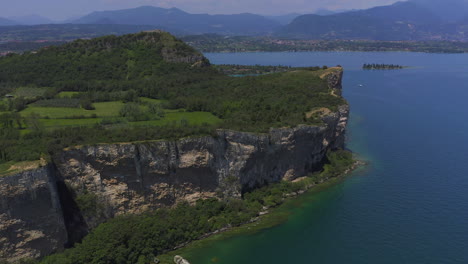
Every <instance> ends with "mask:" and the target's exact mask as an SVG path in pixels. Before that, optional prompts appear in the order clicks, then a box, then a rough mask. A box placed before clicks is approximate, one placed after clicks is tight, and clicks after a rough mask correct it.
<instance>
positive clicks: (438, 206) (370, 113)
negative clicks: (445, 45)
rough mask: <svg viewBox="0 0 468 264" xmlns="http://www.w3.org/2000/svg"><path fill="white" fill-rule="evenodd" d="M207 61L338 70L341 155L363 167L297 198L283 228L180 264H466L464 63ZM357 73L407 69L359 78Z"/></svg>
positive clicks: (361, 56)
mask: <svg viewBox="0 0 468 264" xmlns="http://www.w3.org/2000/svg"><path fill="white" fill-rule="evenodd" d="M207 57H208V58H209V59H210V60H211V61H212V62H213V63H223V64H227V63H233V64H266V65H278V64H281V65H290V66H316V65H329V66H333V65H336V64H340V65H342V66H344V68H345V76H344V83H343V84H344V96H345V97H346V99H347V100H348V101H349V103H350V104H351V111H352V116H351V121H350V124H349V128H348V143H347V144H348V145H347V146H348V147H349V148H350V149H352V150H353V151H354V152H356V153H358V154H359V155H361V156H362V157H363V158H364V159H367V160H369V161H370V165H369V166H368V167H367V168H365V169H364V170H361V171H358V172H356V173H354V175H352V176H351V177H348V178H347V179H346V180H344V181H343V182H341V183H339V184H336V185H334V186H332V187H330V188H328V189H326V190H325V191H322V192H320V193H315V194H311V195H309V197H303V198H301V200H302V201H301V203H300V206H298V207H297V208H293V209H290V210H291V215H290V217H289V220H288V221H286V222H285V223H283V224H280V225H278V226H276V227H273V228H270V229H266V230H262V231H260V232H257V233H255V234H249V235H238V236H235V237H232V238H229V239H225V240H221V241H216V243H211V244H207V245H206V246H205V247H203V248H200V249H199V250H197V251H196V252H195V253H194V254H193V255H192V256H190V257H191V259H190V260H191V262H192V263H194V264H205V263H222V264H231V263H232V264H234V263H236V264H239V263H245V264H248V263H252V264H258V263H282V264H284V263H347V264H351V263H359V264H365V263H392V264H393V263H412V264H416V263H468V154H467V151H468V138H467V133H468V117H467V114H468V110H467V109H468V108H467V107H468V106H467V105H468V103H467V102H468V55H459V54H458V55H441V54H422V53H399V52H395V53H359V52H321V53H248V54H207ZM364 63H386V64H392V63H393V64H400V65H405V66H412V68H409V69H404V70H398V71H362V70H360V67H361V66H362V64H364ZM360 84H362V85H363V86H362V87H360V86H359V85H360Z"/></svg>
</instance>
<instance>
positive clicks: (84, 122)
mask: <svg viewBox="0 0 468 264" xmlns="http://www.w3.org/2000/svg"><path fill="white" fill-rule="evenodd" d="M102 120H103V119H102V118H83V119H63V118H62V119H60V118H57V119H41V123H42V124H43V125H44V127H46V128H61V127H73V126H92V125H95V124H99V123H100V122H101V121H102ZM182 120H186V121H187V122H188V124H190V125H201V124H204V123H207V124H216V123H219V122H220V121H221V119H219V118H218V117H216V116H214V115H213V114H211V113H208V112H167V113H166V116H165V117H164V118H163V119H160V120H150V121H138V122H128V125H130V126H135V127H143V126H164V125H167V124H170V123H173V122H181V121H182Z"/></svg>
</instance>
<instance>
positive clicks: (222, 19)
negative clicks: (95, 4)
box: [73, 6, 281, 35]
mask: <svg viewBox="0 0 468 264" xmlns="http://www.w3.org/2000/svg"><path fill="white" fill-rule="evenodd" d="M73 23H75V24H126V25H151V26H157V27H163V28H167V29H169V30H171V29H172V30H175V31H179V32H184V33H187V34H201V33H217V34H226V35H259V34H268V33H273V32H274V31H276V30H278V29H279V28H280V27H281V24H280V23H279V22H277V21H274V20H271V19H268V18H266V17H263V16H260V15H254V14H249V13H244V14H235V15H208V14H190V13H187V12H184V11H182V10H180V9H177V8H171V9H165V8H159V7H153V6H142V7H138V8H133V9H125V10H117V11H101V12H93V13H91V14H89V15H86V16H84V17H82V18H80V19H78V20H75V21H73Z"/></svg>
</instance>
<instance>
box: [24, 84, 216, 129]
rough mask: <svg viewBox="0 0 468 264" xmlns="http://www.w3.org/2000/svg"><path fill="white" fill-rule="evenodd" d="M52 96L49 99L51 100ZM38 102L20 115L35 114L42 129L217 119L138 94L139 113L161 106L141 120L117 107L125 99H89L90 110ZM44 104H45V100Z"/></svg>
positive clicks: (66, 95)
mask: <svg viewBox="0 0 468 264" xmlns="http://www.w3.org/2000/svg"><path fill="white" fill-rule="evenodd" d="M75 94H78V93H76V92H61V93H59V94H58V95H57V96H56V98H61V99H60V100H64V101H66V100H74V99H69V98H71V97H73V96H74V95H75ZM54 100H56V99H52V100H50V101H51V103H53V102H55V101H54ZM40 102H41V101H39V102H36V103H33V104H30V105H28V107H27V108H26V109H24V110H23V111H21V112H20V114H21V116H22V117H23V118H26V119H27V118H29V117H31V116H32V115H36V116H38V118H39V121H40V123H41V124H42V126H43V127H44V128H46V129H55V128H64V127H74V126H77V127H78V126H79V127H82V126H93V125H96V124H104V125H113V126H122V125H125V126H131V127H148V126H164V125H167V124H171V123H174V122H176V123H183V122H186V123H187V124H190V125H202V124H216V123H219V122H220V121H221V120H220V119H219V118H218V117H216V116H214V115H213V114H211V113H208V112H187V111H186V110H184V109H163V108H162V107H161V104H162V103H164V102H165V101H164V100H157V99H151V98H146V97H140V98H139V104H137V105H138V108H139V109H140V110H141V113H148V112H150V108H151V106H152V105H158V106H159V107H161V110H160V111H161V112H160V113H159V115H156V114H149V116H148V117H147V118H146V119H145V120H133V119H129V118H126V117H123V116H122V113H121V110H122V109H123V108H124V106H126V105H128V104H129V103H127V104H126V103H124V102H122V101H113V102H98V103H93V104H92V105H93V107H94V108H95V109H94V110H86V109H84V108H81V107H74V106H73V107H52V106H41V105H42V104H41V103H40ZM45 105H47V104H45Z"/></svg>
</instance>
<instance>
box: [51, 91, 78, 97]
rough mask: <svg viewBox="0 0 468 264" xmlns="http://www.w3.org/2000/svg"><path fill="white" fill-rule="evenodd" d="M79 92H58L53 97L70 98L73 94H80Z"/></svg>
mask: <svg viewBox="0 0 468 264" xmlns="http://www.w3.org/2000/svg"><path fill="white" fill-rule="evenodd" d="M80 93H81V92H60V93H58V94H57V95H56V96H55V97H57V98H67V97H69V98H72V97H73V96H75V95H77V94H80Z"/></svg>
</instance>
